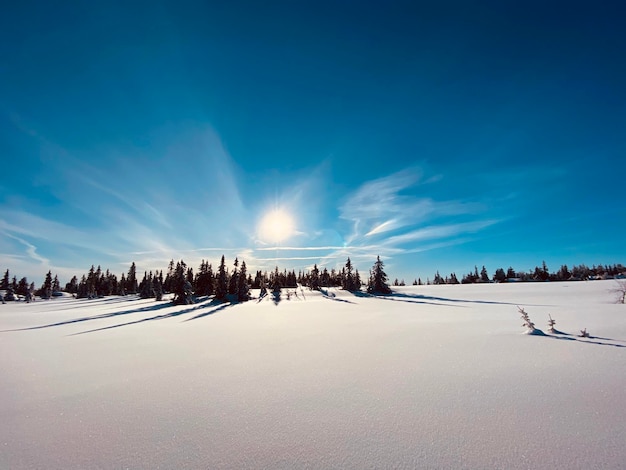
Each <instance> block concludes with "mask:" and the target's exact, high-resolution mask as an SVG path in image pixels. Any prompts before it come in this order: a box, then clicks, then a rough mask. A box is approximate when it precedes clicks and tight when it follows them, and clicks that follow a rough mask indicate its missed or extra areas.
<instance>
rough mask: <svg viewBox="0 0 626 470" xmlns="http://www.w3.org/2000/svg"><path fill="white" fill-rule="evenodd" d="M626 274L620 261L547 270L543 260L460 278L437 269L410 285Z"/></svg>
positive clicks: (396, 283) (598, 276)
mask: <svg viewBox="0 0 626 470" xmlns="http://www.w3.org/2000/svg"><path fill="white" fill-rule="evenodd" d="M623 277H626V267H624V266H623V265H622V264H620V263H618V264H613V265H604V266H603V265H598V266H596V265H593V266H592V267H591V268H590V267H589V266H587V265H584V264H579V265H576V266H572V268H571V269H570V268H568V267H567V265H565V264H563V265H561V267H560V268H559V270H558V271H554V272H550V270H549V269H548V266H547V265H546V262H545V261H544V262H543V263H542V264H541V267H539V266H535V269H534V270H530V271H527V272H525V271H516V270H515V269H513V268H512V267H509V269H507V270H506V271H505V270H504V269H502V268H498V269H496V271H495V273H494V274H493V276H491V277H489V273H488V272H487V268H485V266H483V267H482V269H481V270H480V272H479V271H478V266H474V270H473V271H470V272H469V273H467V274H465V275H463V277H461V280H460V281H459V279H458V277H457V275H456V273H451V274H450V275H449V276H446V277H442V276H441V275H440V274H439V271H437V272H436V273H435V275H434V277H433V279H432V281H431V279H430V278H426V282H422V279H421V278H418V279H415V280H414V281H413V285H415V286H417V285H423V284H426V285H433V284H434V285H436V284H476V283H482V282H538V281H544V282H545V281H588V280H594V279H615V278H623ZM393 285H394V286H403V285H405V284H404V280H401V281H398V279H396V280H395V281H394V282H393Z"/></svg>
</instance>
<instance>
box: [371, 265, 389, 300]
mask: <svg viewBox="0 0 626 470" xmlns="http://www.w3.org/2000/svg"><path fill="white" fill-rule="evenodd" d="M367 292H369V293H370V294H390V293H391V289H390V288H389V285H388V284H387V274H386V273H385V270H384V263H383V262H382V261H381V259H380V256H378V257H376V262H375V263H374V266H372V270H371V274H370V280H369V283H368V285H367Z"/></svg>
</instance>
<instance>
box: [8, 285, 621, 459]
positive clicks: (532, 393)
mask: <svg viewBox="0 0 626 470" xmlns="http://www.w3.org/2000/svg"><path fill="white" fill-rule="evenodd" d="M612 287H614V281H594V282H577V283H576V282H571V283H569V282H568V283H541V284H540V283H528V284H482V285H466V286H419V287H401V288H396V289H395V291H396V293H395V294H394V295H392V296H388V297H386V298H372V297H369V296H366V295H365V294H363V295H361V296H355V295H352V294H349V293H346V292H343V291H341V290H332V289H331V290H330V292H329V293H327V295H323V294H321V293H317V292H310V291H308V290H305V291H304V295H305V296H306V300H305V299H303V298H302V294H301V293H300V291H299V292H298V293H299V295H298V297H296V296H294V295H291V296H290V300H287V296H286V293H285V292H283V295H282V300H281V302H279V303H278V304H275V303H274V302H273V301H272V298H271V295H269V296H268V297H267V298H265V299H264V300H263V301H261V302H257V301H251V302H248V303H245V304H238V305H229V304H218V303H215V302H212V301H211V300H205V301H203V302H200V303H198V304H195V305H191V306H172V305H171V304H168V303H167V302H160V303H159V302H155V301H154V300H139V299H137V298H131V297H122V298H120V297H110V298H104V299H96V300H75V299H71V298H66V297H64V298H59V299H53V300H49V301H37V302H35V303H31V304H26V303H24V302H14V303H7V304H6V305H0V330H2V332H1V333H0V374H1V377H2V379H1V387H0V390H1V391H0V423H1V424H0V468H7V469H9V468H10V469H27V468H28V469H30V468H33V469H34V468H46V469H56V468H58V469H61V468H63V469H85V468H89V469H96V468H104V469H109V468H111V469H112V468H131V469H144V468H145V469H157V468H160V469H172V468H211V469H222V468H237V469H239V468H253V469H256V468H259V469H260V468H272V469H295V468H298V469H299V468H314V469H326V468H346V469H363V468H398V469H400V468H455V469H461V468H472V469H489V468H499V469H501V468H507V469H522V468H524V469H526V468H533V469H542V468H545V469H553V468H567V469H592V468H602V469H618V468H622V469H623V468H624V466H625V465H626V445H625V444H626V406H625V403H626V367H625V364H626V306H624V305H618V304H615V303H614V295H613V294H611V293H610V292H609V291H610V289H611V288H612ZM333 295H334V296H333ZM518 305H519V306H520V307H523V308H524V309H525V310H526V312H528V314H529V316H530V319H531V320H532V321H533V322H534V323H535V326H536V327H537V328H539V329H541V330H543V331H544V332H546V335H547V336H535V335H532V336H531V335H525V334H523V333H524V328H523V327H522V326H521V324H522V320H521V319H520V318H519V313H518V309H517V306H518ZM548 314H551V315H552V318H554V319H555V320H556V325H555V328H556V329H557V330H558V331H561V332H564V333H567V335H565V334H563V335H550V334H548V333H547V330H548V326H547V321H548ZM583 328H587V331H588V332H589V333H590V335H591V337H590V338H580V337H578V336H577V335H578V334H579V333H580V330H581V329H583Z"/></svg>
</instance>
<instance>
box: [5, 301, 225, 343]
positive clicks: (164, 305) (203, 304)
mask: <svg viewBox="0 0 626 470" xmlns="http://www.w3.org/2000/svg"><path fill="white" fill-rule="evenodd" d="M216 305H221V307H219V308H217V309H214V310H212V311H211V312H208V313H203V314H201V315H197V316H196V317H194V318H200V317H203V316H207V315H210V314H212V313H214V312H216V311H218V310H222V309H223V308H225V307H228V306H230V305H233V304H230V303H222V302H221V301H218V300H215V299H211V301H210V302H207V299H205V300H202V301H200V303H198V304H194V305H192V306H191V307H190V308H187V309H183V310H176V311H174V312H170V313H167V314H163V315H155V316H153V317H149V318H143V319H141V320H136V321H132V322H126V323H122V324H120V325H113V326H108V327H103V328H98V329H94V330H89V331H98V330H104V329H109V328H115V327H117V326H123V325H132V324H135V323H141V322H144V321H148V320H159V319H164V318H170V317H177V316H180V315H183V314H185V313H189V312H192V311H194V310H198V309H202V308H207V307H212V306H216ZM178 307H180V305H175V304H173V303H172V302H169V301H165V302H158V303H154V304H151V305H146V306H143V307H139V308H133V309H129V310H122V311H119V312H108V313H102V314H99V315H92V316H89V317H81V318H74V319H71V320H64V321H60V322H55V323H49V324H46V325H37V326H29V327H26V328H15V329H10V330H2V331H1V332H2V333H6V332H11V331H29V330H41V329H44V328H52V327H57V326H64V325H72V324H74V323H83V322H88V321H93V320H103V319H107V318H114V317H123V316H125V315H132V314H138V313H145V312H156V311H160V310H164V309H168V308H178ZM83 333H86V332H83ZM76 334H80V333H76ZM70 336H71V335H70Z"/></svg>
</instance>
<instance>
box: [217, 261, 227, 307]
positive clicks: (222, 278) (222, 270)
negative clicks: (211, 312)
mask: <svg viewBox="0 0 626 470" xmlns="http://www.w3.org/2000/svg"><path fill="white" fill-rule="evenodd" d="M227 294H228V274H227V273H226V262H225V260H224V255H222V261H220V266H219V268H218V270H217V276H216V279H215V298H216V299H217V300H226V295H227Z"/></svg>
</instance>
